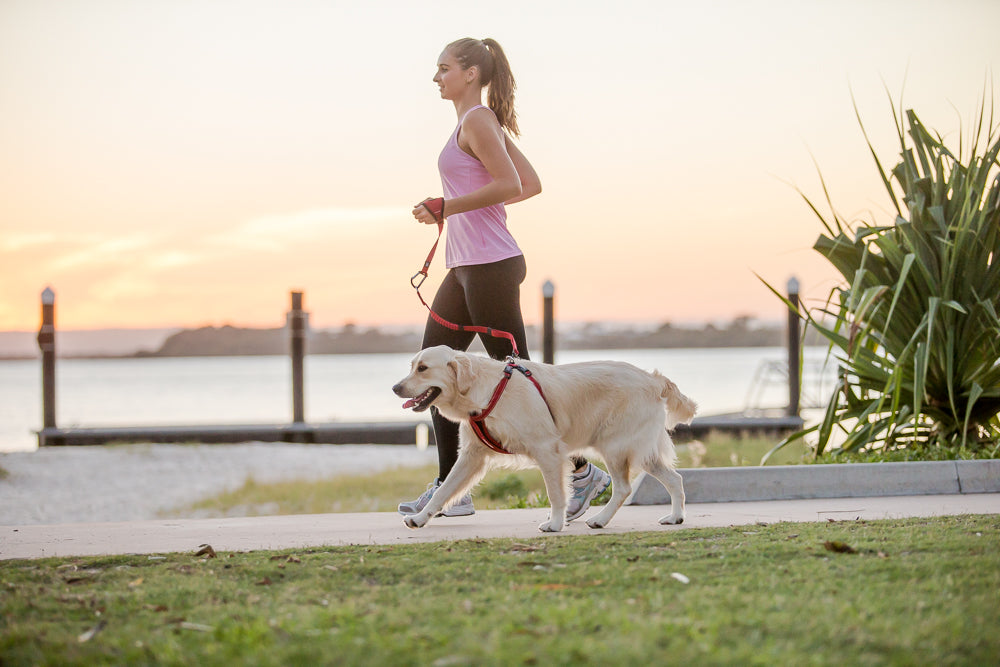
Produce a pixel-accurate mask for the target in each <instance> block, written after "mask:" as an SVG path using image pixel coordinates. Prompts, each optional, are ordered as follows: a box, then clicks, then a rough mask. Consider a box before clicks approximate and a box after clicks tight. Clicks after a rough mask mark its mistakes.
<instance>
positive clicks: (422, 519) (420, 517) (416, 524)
mask: <svg viewBox="0 0 1000 667" xmlns="http://www.w3.org/2000/svg"><path fill="white" fill-rule="evenodd" d="M427 518H428V517H427V516H426V515H425V514H424V513H423V512H421V513H420V514H411V515H409V516H407V517H405V518H404V519H403V523H405V524H406V527H407V528H423V527H424V526H426V525H427Z"/></svg>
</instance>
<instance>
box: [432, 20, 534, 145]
mask: <svg viewBox="0 0 1000 667" xmlns="http://www.w3.org/2000/svg"><path fill="white" fill-rule="evenodd" d="M445 48H446V49H447V51H448V52H449V53H451V55H452V56H454V58H455V60H457V61H458V64H459V65H461V67H462V69H469V68H470V67H477V68H479V82H480V84H481V85H483V86H489V91H488V95H487V98H486V99H487V104H488V106H489V107H490V109H491V110H492V111H493V113H494V114H496V117H497V120H498V121H499V122H500V127H502V128H503V129H505V130H507V131H508V132H510V133H511V134H512V135H514V136H515V137H517V136H520V134H521V131H520V130H519V129H518V127H517V112H516V111H514V91H515V90H516V89H517V84H516V83H515V82H514V74H513V73H512V72H511V71H510V63H509V62H507V56H506V55H505V54H504V52H503V49H502V48H500V45H499V44H498V43H497V41H496V40H495V39H490V38H489V37H487V38H486V39H473V38H471V37H464V38H462V39H458V40H455V41H454V42H452V43H451V44H449V45H448V46H447V47H445Z"/></svg>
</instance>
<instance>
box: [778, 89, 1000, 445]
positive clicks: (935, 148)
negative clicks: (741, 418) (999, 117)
mask: <svg viewBox="0 0 1000 667" xmlns="http://www.w3.org/2000/svg"><path fill="white" fill-rule="evenodd" d="M978 111H979V112H978V124H977V125H976V126H975V131H974V132H972V134H971V136H970V137H969V138H968V145H967V146H965V149H966V151H965V152H966V157H965V158H964V159H963V158H962V156H963V146H962V143H963V137H962V136H961V135H960V136H959V146H958V151H957V154H956V153H953V152H952V151H951V150H949V148H948V147H946V146H945V144H944V141H943V139H942V137H941V136H940V135H937V134H936V133H935V134H932V133H931V132H929V131H928V130H927V128H926V127H924V125H923V124H922V123H921V122H920V120H919V119H918V118H917V115H916V114H915V113H914V112H913V111H907V112H906V113H905V117H904V116H901V115H900V114H898V113H897V112H896V107H895V106H893V120H894V123H895V126H896V130H897V133H898V135H899V142H900V146H901V149H902V150H901V153H900V161H899V163H898V164H897V165H896V166H895V167H894V168H893V169H892V170H891V171H888V172H887V171H885V170H884V169H883V167H882V163H881V161H880V160H879V158H878V155H877V154H876V152H875V150H874V148H873V147H872V143H871V140H870V139H869V137H868V135H867V133H866V132H865V130H864V125H863V124H861V129H862V134H863V135H864V137H865V141H866V142H867V144H868V147H869V149H870V151H871V154H872V156H873V157H874V159H875V165H876V167H877V168H878V172H879V175H880V176H881V179H882V183H883V184H884V186H885V189H886V191H887V192H888V194H889V199H890V200H891V202H892V206H893V207H894V209H895V213H896V216H895V220H894V221H893V223H892V224H888V225H877V224H875V223H866V222H860V223H857V222H856V223H855V224H854V225H853V226H852V225H850V224H848V223H847V222H846V221H845V220H844V219H843V218H841V217H840V216H839V215H838V214H837V212H836V211H835V210H834V209H833V205H832V202H830V197H829V193H828V192H827V191H826V186H825V184H824V186H823V190H824V193H825V195H826V199H827V202H828V203H829V204H830V209H831V211H833V213H832V215H831V216H830V217H829V219H828V218H827V217H825V216H824V215H823V214H821V213H820V212H819V210H818V209H817V208H816V206H814V205H813V203H812V202H811V201H810V200H809V198H808V197H806V196H805V195H802V196H803V198H804V199H805V200H806V203H807V204H808V205H809V207H810V208H811V209H812V211H813V212H814V213H815V214H816V215H817V216H818V217H819V219H820V221H821V222H822V223H823V227H824V228H825V233H822V234H821V235H820V237H819V238H818V240H817V241H816V243H815V245H814V246H813V247H814V249H815V250H817V251H819V252H820V253H822V254H823V256H824V257H826V258H827V259H828V260H829V262H830V263H831V264H832V265H833V266H834V267H835V268H836V270H837V271H838V272H839V273H840V275H841V276H843V279H844V281H845V282H843V283H842V284H841V285H839V286H837V287H836V288H834V289H833V290H832V291H831V293H830V296H829V298H828V299H827V301H826V303H825V305H824V306H822V307H819V308H815V309H812V310H810V309H806V308H802V307H800V306H799V304H791V303H788V302H787V300H786V303H787V304H788V305H789V306H790V307H792V308H795V309H796V310H797V312H798V313H799V316H800V317H801V318H802V319H803V320H805V323H806V326H807V327H809V326H811V327H814V328H815V329H816V330H817V331H818V332H819V333H820V334H822V336H823V337H824V338H825V339H826V340H828V341H829V344H830V352H831V357H833V358H834V359H835V363H837V364H838V366H839V373H838V382H837V386H836V389H835V391H834V393H833V395H832V396H831V398H830V400H829V403H828V404H827V406H826V410H825V413H824V415H823V418H822V420H821V421H820V422H819V423H818V424H817V425H815V426H812V427H810V428H808V429H806V430H804V431H801V432H799V433H796V434H794V435H793V436H791V437H789V438H786V439H785V440H784V441H782V442H781V443H779V444H778V446H777V447H776V448H775V449H778V448H780V447H782V446H784V445H785V444H787V443H788V442H790V441H792V440H796V439H799V438H802V437H805V436H806V435H809V434H815V435H813V436H811V437H814V438H816V447H815V452H816V455H817V456H820V455H822V454H823V453H824V451H826V450H827V449H831V450H832V449H833V443H834V441H836V442H838V443H839V446H840V448H841V451H846V452H850V451H857V450H877V449H884V450H895V449H900V448H906V449H908V450H917V449H925V448H929V447H934V448H944V449H947V450H948V452H947V456H949V457H957V456H963V455H970V454H971V455H975V456H987V457H995V456H997V455H998V450H1000V414H998V413H1000V317H998V313H1000V174H998V173H997V172H998V169H997V167H998V161H997V158H998V153H1000V137H998V136H997V135H998V131H997V130H998V128H997V127H996V126H995V125H994V122H993V117H992V113H991V114H990V117H989V118H988V119H987V118H986V114H985V104H983V105H981V106H980V107H979V110H978ZM858 120H859V123H860V122H861V119H860V116H859V118H858ZM772 291H774V290H773V288H772ZM775 294H777V295H778V296H779V297H781V295H780V294H779V293H778V292H777V291H775ZM782 298H783V297H782ZM835 433H838V437H837V438H833V437H832V436H833V435H834V434H835ZM772 451H774V450H772ZM935 451H938V452H940V453H944V452H942V451H941V450H935ZM914 453H915V454H916V452H914ZM769 455H770V454H769ZM939 457H940V456H939V455H938V456H935V457H934V458H939ZM766 459H767V457H765V461H766Z"/></svg>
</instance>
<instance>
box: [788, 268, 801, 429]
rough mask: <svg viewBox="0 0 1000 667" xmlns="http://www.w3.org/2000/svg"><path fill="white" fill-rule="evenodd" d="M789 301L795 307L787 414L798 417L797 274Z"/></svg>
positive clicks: (791, 321)
mask: <svg viewBox="0 0 1000 667" xmlns="http://www.w3.org/2000/svg"><path fill="white" fill-rule="evenodd" d="M788 301H789V303H791V304H792V305H793V306H794V308H789V309H788V408H787V410H786V411H785V414H786V415H788V416H789V417H797V416H798V415H799V398H800V396H801V392H802V332H801V329H800V327H799V314H798V312H797V309H798V306H799V281H798V279H796V278H795V276H792V277H791V278H789V279H788Z"/></svg>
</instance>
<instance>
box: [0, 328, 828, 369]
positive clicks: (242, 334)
mask: <svg viewBox="0 0 1000 667" xmlns="http://www.w3.org/2000/svg"><path fill="white" fill-rule="evenodd" d="M157 331H158V332H159V335H160V340H161V341H162V342H160V344H159V345H158V346H157V345H156V344H155V342H153V343H152V344H150V343H151V341H150V337H151V335H147V336H146V340H143V341H141V342H142V345H141V346H139V349H136V347H137V342H138V341H137V342H133V343H132V344H131V345H129V344H128V342H127V341H126V340H125V339H124V336H123V332H122V331H121V330H116V331H115V334H116V336H117V337H118V339H119V340H118V343H119V344H118V345H114V346H115V347H118V349H123V348H124V349H129V347H131V348H132V350H131V351H128V352H122V353H114V352H111V351H110V350H109V343H104V344H103V345H101V346H100V349H98V350H96V351H86V345H85V343H83V344H82V343H81V342H80V341H79V340H77V341H75V344H72V345H68V346H67V347H68V348H69V349H70V350H74V349H76V350H79V351H78V352H74V351H69V352H65V353H63V354H60V349H61V345H60V343H61V342H62V341H61V339H60V337H59V336H60V334H58V333H57V339H56V354H57V357H58V358H60V359H156V358H185V357H246V356H286V355H288V354H289V338H288V331H287V330H286V329H284V328H270V329H263V328H250V327H233V326H228V325H227V326H221V327H199V328H196V329H181V330H176V329H174V330H157ZM74 333H76V334H80V333H86V334H90V335H91V338H96V336H95V334H97V332H64V333H63V334H62V335H63V336H66V337H70V336H73V335H74ZM10 335H12V334H11V333H8V334H7V336H10ZM29 335H30V336H32V338H33V335H32V334H28V333H21V338H22V339H23V338H25V337H27V336H29ZM527 337H528V340H529V341H538V343H537V344H536V347H540V340H541V335H540V331H539V328H538V327H537V326H529V327H527ZM421 338H422V332H421V331H419V330H417V329H412V330H405V331H398V330H397V331H386V330H384V329H381V328H379V327H358V326H354V325H347V326H344V327H342V328H341V329H339V330H314V331H312V332H310V335H309V338H308V341H307V344H306V352H307V354H309V355H343V354H398V353H405V352H414V351H416V350H418V349H420V342H421ZM0 342H2V339H0ZM18 342H19V343H20V344H19V345H18V346H17V347H20V348H21V349H22V350H23V349H24V347H25V341H24V340H19V341H18ZM114 342H115V341H112V344H113V343H114ZM785 344H786V333H785V331H784V329H783V328H782V327H780V326H777V325H774V324H757V325H755V324H754V323H753V322H752V321H751V320H750V319H749V318H737V319H735V320H733V321H732V322H730V323H729V324H727V325H724V326H716V325H713V324H705V325H702V326H700V327H692V326H673V325H671V324H670V323H665V324H662V325H660V326H659V327H656V328H639V327H635V326H628V325H619V326H616V325H610V324H588V325H582V326H580V327H576V328H574V329H572V330H571V331H565V332H560V331H557V332H556V345H557V347H558V348H559V349H563V350H620V349H715V348H740V347H742V348H748V347H783V346H784V345H785ZM804 344H806V345H821V344H823V341H822V340H821V339H820V338H819V337H818V336H817V335H816V333H815V332H813V331H810V332H808V334H807V337H806V340H805V341H804ZM92 345H94V347H97V345H96V344H94V343H92ZM478 345H479V344H478V342H477V343H474V348H473V349H476V347H475V346H478ZM154 346H155V348H154ZM92 349H93V348H92ZM40 356H41V355H40V353H39V352H37V351H33V353H31V354H28V353H26V352H20V353H13V354H9V353H7V354H5V353H3V352H2V351H0V361H27V360H34V359H39V358H40Z"/></svg>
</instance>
